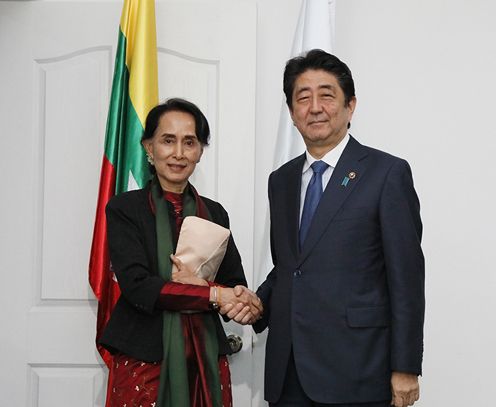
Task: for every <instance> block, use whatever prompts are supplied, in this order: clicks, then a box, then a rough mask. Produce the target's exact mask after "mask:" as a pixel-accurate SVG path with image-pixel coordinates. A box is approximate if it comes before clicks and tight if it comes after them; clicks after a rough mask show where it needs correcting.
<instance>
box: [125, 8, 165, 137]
mask: <svg viewBox="0 0 496 407" xmlns="http://www.w3.org/2000/svg"><path fill="white" fill-rule="evenodd" d="M121 31H122V34H123V35H124V36H125V37H126V65H127V68H128V71H129V98H130V99H131V103H132V104H133V106H134V109H135V111H136V113H137V115H138V117H139V120H140V122H141V124H142V126H143V128H144V127H145V119H146V116H147V114H148V112H149V111H150V109H152V108H153V107H154V106H156V105H157V103H158V79H157V78H158V73H157V34H156V29H155V0H125V1H124V7H123V9H122V16H121Z"/></svg>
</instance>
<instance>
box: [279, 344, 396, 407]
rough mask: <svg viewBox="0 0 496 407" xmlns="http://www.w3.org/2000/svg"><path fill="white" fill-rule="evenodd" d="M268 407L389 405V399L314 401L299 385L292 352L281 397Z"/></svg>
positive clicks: (368, 406) (389, 406)
mask: <svg viewBox="0 0 496 407" xmlns="http://www.w3.org/2000/svg"><path fill="white" fill-rule="evenodd" d="M269 406H270V407H391V400H387V401H381V402H374V403H352V404H323V403H316V402H315V401H312V400H310V399H309V398H308V396H307V395H306V394H305V392H304V391H303V388H302V387H301V384H300V380H299V378H298V374H297V372H296V366H295V362H294V357H293V352H291V356H290V357H289V362H288V368H287V370H286V378H285V379H284V386H283V389H282V394H281V398H280V399H279V400H278V401H277V403H269Z"/></svg>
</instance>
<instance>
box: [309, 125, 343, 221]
mask: <svg viewBox="0 0 496 407" xmlns="http://www.w3.org/2000/svg"><path fill="white" fill-rule="evenodd" d="M348 141H350V135H349V134H346V136H344V138H343V139H342V140H341V141H340V142H339V144H338V145H337V146H336V147H334V148H333V149H332V150H331V151H329V152H328V153H327V154H326V155H324V157H322V158H321V159H320V161H324V162H325V163H327V164H329V167H327V169H326V170H325V171H324V173H323V174H322V188H323V190H324V191H325V189H326V186H327V184H328V183H329V180H330V179H331V175H332V173H333V171H334V168H336V165H337V164H338V161H339V158H340V157H341V154H343V151H344V148H345V147H346V145H347V144H348ZM305 154H306V160H305V163H304V164H303V172H302V174H301V194H300V222H301V214H302V213H303V205H304V203H305V194H306V193H307V188H308V184H309V183H310V179H311V178H312V175H313V170H312V169H311V168H310V166H311V165H312V164H313V163H314V162H315V161H319V160H317V159H316V158H314V157H312V155H311V154H310V153H309V152H308V150H307V151H306V153H305Z"/></svg>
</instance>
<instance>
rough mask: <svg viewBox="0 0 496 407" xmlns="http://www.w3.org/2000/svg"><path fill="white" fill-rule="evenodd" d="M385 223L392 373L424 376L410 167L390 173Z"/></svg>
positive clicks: (420, 273) (417, 230) (418, 225)
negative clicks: (422, 374)
mask: <svg viewBox="0 0 496 407" xmlns="http://www.w3.org/2000/svg"><path fill="white" fill-rule="evenodd" d="M380 222H381V234H382V244H383V250H384V259H385V265H386V273H387V282H388V290H389V295H390V303H391V370H392V371H398V372H406V373H414V374H421V373H422V354H423V324H424V309H425V295H424V280H425V270H424V256H423V253H422V249H421V246H420V243H421V238H422V222H421V219H420V204H419V200H418V197H417V194H416V192H415V189H414V186H413V179H412V173H411V169H410V166H409V165H408V163H407V162H406V161H404V160H398V161H397V162H396V163H395V164H394V165H393V166H392V168H391V169H390V171H389V173H388V176H387V179H386V182H385V184H384V188H383V191H382V195H381V202H380Z"/></svg>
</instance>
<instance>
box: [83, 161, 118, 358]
mask: <svg viewBox="0 0 496 407" xmlns="http://www.w3.org/2000/svg"><path fill="white" fill-rule="evenodd" d="M115 176H116V174H115V169H114V166H113V165H112V164H111V163H110V161H109V160H108V159H107V157H106V156H104V157H103V162H102V171H101V174H100V190H99V192H98V203H97V207H96V217H95V227H94V229H93V243H92V245H91V254H90V266H89V280H90V285H91V288H92V289H93V292H94V293H95V296H96V298H97V300H98V316H97V323H96V340H97V341H98V339H99V338H100V336H101V333H102V331H103V329H104V328H105V326H106V325H107V322H108V320H109V318H110V314H111V313H112V310H113V309H114V306H115V304H116V302H117V300H118V299H119V296H120V290H119V285H118V284H117V282H116V280H114V279H113V272H112V270H111V266H110V259H109V252H108V244H107V219H106V217H105V206H106V205H107V202H108V201H109V199H110V198H112V196H114V194H115ZM97 348H98V352H100V355H101V356H102V359H103V360H104V362H105V363H106V364H107V366H108V367H109V368H110V365H111V362H112V356H111V355H110V353H109V352H108V351H107V350H106V349H104V348H102V347H101V346H99V345H97Z"/></svg>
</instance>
